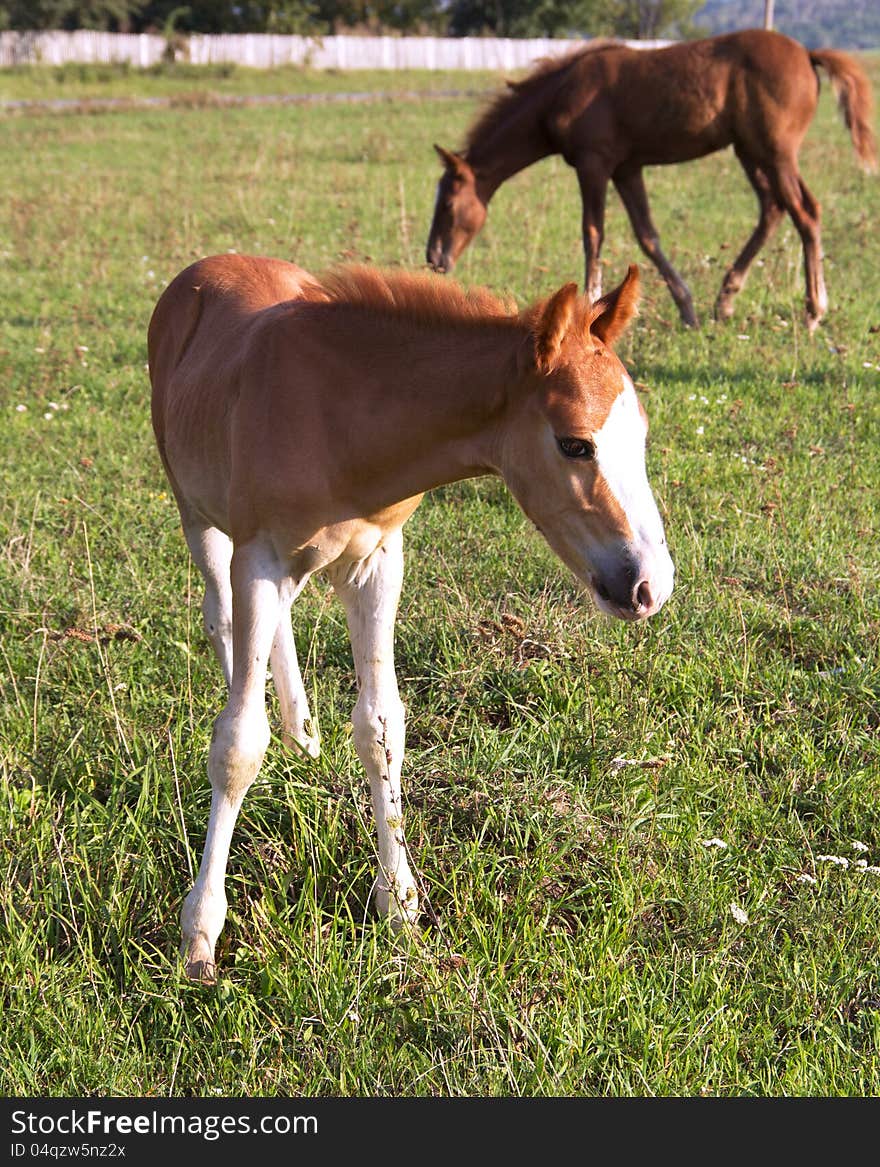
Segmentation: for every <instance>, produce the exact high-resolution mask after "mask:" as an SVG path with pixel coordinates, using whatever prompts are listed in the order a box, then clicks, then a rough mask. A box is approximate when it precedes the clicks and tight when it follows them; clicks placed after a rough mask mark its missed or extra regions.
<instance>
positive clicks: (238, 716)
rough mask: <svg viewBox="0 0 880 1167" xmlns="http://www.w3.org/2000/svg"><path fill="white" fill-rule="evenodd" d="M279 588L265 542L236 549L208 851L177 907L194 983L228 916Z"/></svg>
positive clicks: (264, 741) (262, 746) (255, 765)
mask: <svg viewBox="0 0 880 1167" xmlns="http://www.w3.org/2000/svg"><path fill="white" fill-rule="evenodd" d="M281 585H282V572H281V570H280V567H279V564H278V561H277V558H276V556H275V554H274V552H273V551H272V549H271V548H270V547H269V546H268V545H267V544H264V543H262V542H261V541H258V540H255V541H254V542H252V543H249V544H246V545H245V546H244V547H243V548H237V549H236V551H235V554H234V556H233V558H232V589H233V645H234V652H233V662H234V663H233V671H232V681H231V684H230V687H229V700H228V701H227V703H226V707H225V708H224V710H223V712H222V713H221V714H220V716H219V717H218V718H217V720H216V722H215V723H214V732H213V735H212V737H211V748H210V751H209V754H208V776H209V778H210V780H211V787H212V794H211V816H210V818H209V820H208V833H207V838H206V839H205V850H204V853H203V855H202V862H201V866H200V867H199V874H198V877H197V879H196V881H195V884H194V886H193V889H192V891H191V892H190V893H189V895H188V896H187V898H186V900H185V901H184V904H183V910H182V912H181V928H182V933H183V940H182V944H181V954H182V956H183V958H184V962H185V965H186V973H187V976H189V977H190V978H191V979H193V980H198V981H213V980H214V973H215V965H214V945H215V944H216V942H217V937H218V936H219V935H220V931H221V929H222V927H223V922H224V920H225V918H226V892H225V889H224V883H225V878H226V864H227V861H228V859H229V847H230V843H231V841H232V831H233V828H234V826H235V822H236V819H237V818H238V812H239V810H240V809H241V804H242V801H243V799H244V796H245V794H246V793H247V791H248V789H249V787H250V786H251V783H252V782H253V781H254V779H255V778H256V776H257V773H258V771H259V769H260V766H261V764H262V761H263V756H264V755H265V752H266V747H267V746H268V744H269V721H268V718H267V717H266V707H265V692H266V667H267V665H268V662H269V652H270V650H271V647H272V642H273V639H274V637H275V633H276V630H277V628H278V621H279V618H280V616H281V612H282V609H283V607H284V605H283V603H282V600H281V594H280V588H281Z"/></svg>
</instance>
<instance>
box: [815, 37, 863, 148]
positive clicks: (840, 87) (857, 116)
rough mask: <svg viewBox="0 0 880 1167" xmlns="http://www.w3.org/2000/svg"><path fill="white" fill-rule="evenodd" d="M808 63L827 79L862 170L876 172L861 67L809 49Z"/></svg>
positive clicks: (830, 51)
mask: <svg viewBox="0 0 880 1167" xmlns="http://www.w3.org/2000/svg"><path fill="white" fill-rule="evenodd" d="M810 60H811V61H812V63H813V66H814V67H819V66H821V68H823V69H824V70H825V71H826V73H827V74H828V76H829V77H830V78H831V84H832V86H833V88H834V92H835V93H836V94H837V102H838V105H839V106H840V112H841V113H842V114H843V120H844V122H845V123H846V126H847V129H848V130H849V132H850V135H851V137H852V142H853V146H854V147H855V151H856V154H858V156H859V158H860V159H861V162H862V165H863V166H864V168H865V170H876V169H877V141H876V139H875V138H874V133H873V131H872V129H871V113H872V109H873V105H874V97H873V94H872V92H871V83H870V81H869V80H868V78H867V77H866V76H865V74H864V72H863V70H862V67H861V65H859V63H858V62H857V61H855V60H854V59H853V58H852V57H850V56H848V55H847V54H846V53H840V52H837V50H836V49H811V50H810Z"/></svg>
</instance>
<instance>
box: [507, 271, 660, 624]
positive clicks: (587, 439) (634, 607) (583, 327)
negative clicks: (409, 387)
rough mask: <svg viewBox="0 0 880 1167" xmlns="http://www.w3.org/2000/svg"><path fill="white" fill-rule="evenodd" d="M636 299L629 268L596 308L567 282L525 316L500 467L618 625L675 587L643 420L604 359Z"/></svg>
mask: <svg viewBox="0 0 880 1167" xmlns="http://www.w3.org/2000/svg"><path fill="white" fill-rule="evenodd" d="M638 298H639V275H638V268H637V267H635V266H632V267H630V269H629V272H628V274H627V277H626V279H625V280H624V281H623V283H622V284H621V285H620V286H619V287H618V288H616V289H615V290H614V291H613V292H610V293H609V294H608V295H607V296H604V297H603V298H602V299H601V300H598V301H597V302H596V303H595V304H590V302H589V300H588V299H586V298H585V297H583V296H581V295H579V293H578V288H577V285H576V284H566V285H565V286H564V287H563V288H560V289H559V291H558V292H557V293H556V294H555V295H554V296H551V297H550V299H548V300H546V301H544V302H543V303H541V304H539V305H536V306H535V307H534V308H533V309H531V310H530V311H529V312H528V313H527V314H526V317H525V318H526V320H527V322H528V323H529V330H528V335H527V338H526V340H525V342H524V345H523V347H522V349H521V351H520V354H519V357H518V370H517V371H518V385H517V389H516V392H515V404H514V406H513V412H512V414H510V421H509V424H508V426H507V428H506V429H505V432H504V434H503V437H502V439H501V453H500V458H499V467H498V468H499V470H500V471H501V473H502V474H503V476H504V479H505V481H506V482H507V484H508V486H509V487H510V489H511V490H512V492H513V494H514V496H515V497H516V499H517V501H518V502H519V504H520V506H521V507H522V508H523V510H524V511H525V512H526V514H527V515H528V516H529V518H530V519H531V520H532V522H533V523H535V525H536V526H537V527H538V529H539V530H540V531H541V533H542V534H543V536H544V538H545V539H546V540H547V542H548V543H549V544H550V546H551V547H552V548H553V550H554V551H555V552H556V554H557V555H558V556H559V557H560V558H561V559H562V560H563V562H564V563H566V564H567V565H568V567H569V568H571V570H572V571H573V572H574V573H575V575H577V576H578V578H579V579H581V580H582V581H583V582H584V583H585V584H586V585H587V586H588V587H589V589H590V591H591V593H592V595H593V597H594V599H595V601H596V603H597V605H598V606H599V608H601V609H602V611H604V612H607V613H608V614H609V615H611V616H616V617H618V618H619V619H622V620H641V619H644V618H645V617H647V616H651V615H653V614H654V613H655V612H657V611H658V610H659V609H660V607H661V606H662V605H663V604H664V602H665V601H666V600H667V599H668V597H669V594H670V592H671V591H672V579H673V566H672V560H671V559H670V557H669V551H668V549H667V546H666V538H665V535H664V532H663V523H662V520H661V518H660V515H659V512H658V510H657V504H656V502H655V501H654V496H653V494H652V493H651V488H650V486H649V485H648V478H647V474H646V470H645V439H646V436H647V432H648V420H647V417H646V415H645V411H644V409H643V408H642V404H641V402H640V401H639V399H638V396H637V394H636V391H635V389H634V387H633V383H632V381H631V380H630V378H629V376H628V374H627V372H626V369H625V368H624V367H623V365H622V364H621V362H620V360H619V359H618V358H617V356H616V355H615V354H614V352H613V351H612V346H613V345H614V343H615V341H616V339H617V338H618V337H619V336H620V334H621V333H622V332H623V330H624V329H625V328H626V326H627V324H628V323H629V321H630V319H631V318H632V316H633V315H634V314H635V311H636V307H637V303H638Z"/></svg>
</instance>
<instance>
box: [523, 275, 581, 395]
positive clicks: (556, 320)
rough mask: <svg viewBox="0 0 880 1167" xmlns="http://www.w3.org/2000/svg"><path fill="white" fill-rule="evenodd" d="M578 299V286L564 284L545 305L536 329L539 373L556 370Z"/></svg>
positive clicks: (536, 361)
mask: <svg viewBox="0 0 880 1167" xmlns="http://www.w3.org/2000/svg"><path fill="white" fill-rule="evenodd" d="M577 298H578V286H577V284H564V285H563V286H562V287H561V288H560V289H559V291H558V292H556V293H555V294H554V295H553V296H551V297H550V299H549V300H548V301H547V303H546V304H545V305H544V308H543V310H542V312H541V315H540V316H539V318H538V322H537V324H536V325H535V329H534V336H535V365H536V367H537V369H538V372H539V373H551V372H552V371H553V369H554V368H555V366H556V362H557V361H558V360H559V351H560V349H561V348H562V342H563V340H564V339H565V334H566V333H567V332H568V329H569V326H570V325H571V317H572V313H573V312H574V306H575V302H576V300H577Z"/></svg>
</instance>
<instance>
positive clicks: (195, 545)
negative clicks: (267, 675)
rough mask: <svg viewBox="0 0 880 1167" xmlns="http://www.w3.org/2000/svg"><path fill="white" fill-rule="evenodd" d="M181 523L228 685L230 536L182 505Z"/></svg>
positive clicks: (209, 631) (204, 614)
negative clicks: (199, 577) (200, 578)
mask: <svg viewBox="0 0 880 1167" xmlns="http://www.w3.org/2000/svg"><path fill="white" fill-rule="evenodd" d="M181 523H182V525H183V533H184V536H185V537H186V542H187V546H188V547H189V550H190V554H191V555H192V557H193V562H194V563H195V565H196V567H197V568H198V569H199V571H200V572H201V573H202V576H203V578H204V580H205V598H204V600H203V601H202V618H203V619H204V622H205V632H206V633H207V634H208V639H209V640H210V641H211V644H212V645H213V646H214V652H215V653H216V654H217V659H218V660H219V662H220V668H221V669H222V670H223V678H224V680H225V681H226V686H227V688H228V687H229V683H230V681H231V680H232V585H231V583H230V580H229V565H230V563H231V562H232V540H231V539H230V538H229V537H228V535H224V534H223V532H222V531H220V530H218V528H217V527H212V526H210V525H209V524H207V523H205V521H204V519H200V518H199V517H198V516H196V515H192V514H189V513H188V512H187V511H186V509H185V508H183V507H181Z"/></svg>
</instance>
